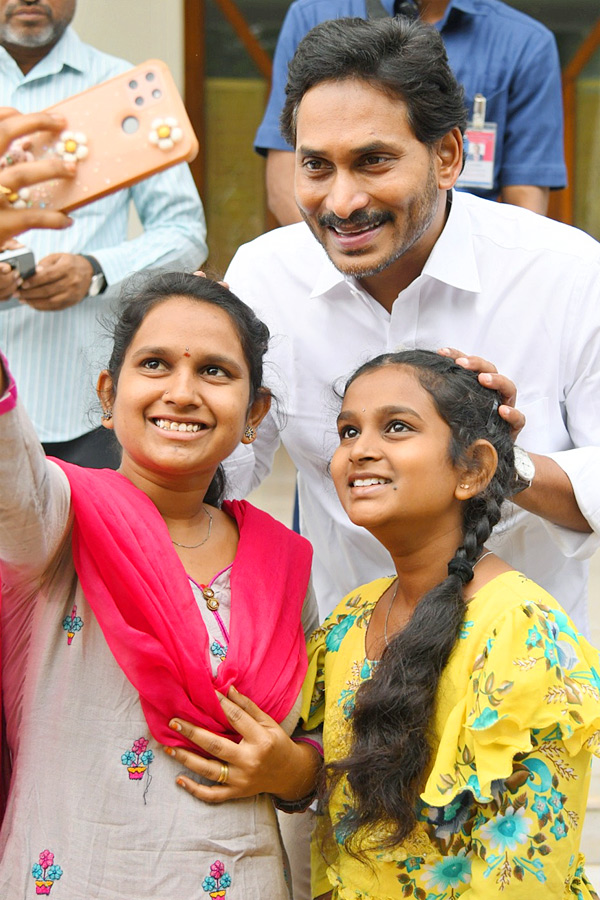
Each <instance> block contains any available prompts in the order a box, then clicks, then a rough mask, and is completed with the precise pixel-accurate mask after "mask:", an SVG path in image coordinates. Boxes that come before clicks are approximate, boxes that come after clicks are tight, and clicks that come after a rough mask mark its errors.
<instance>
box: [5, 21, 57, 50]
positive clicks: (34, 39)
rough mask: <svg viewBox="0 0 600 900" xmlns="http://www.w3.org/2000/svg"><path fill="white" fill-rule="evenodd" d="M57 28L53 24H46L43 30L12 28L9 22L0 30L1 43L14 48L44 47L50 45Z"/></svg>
mask: <svg viewBox="0 0 600 900" xmlns="http://www.w3.org/2000/svg"><path fill="white" fill-rule="evenodd" d="M57 32H58V28H57V26H56V24H55V23H54V22H48V24H47V25H44V27H43V28H31V29H29V28H13V26H12V25H11V24H10V22H9V23H8V24H7V25H5V26H4V28H3V29H2V35H1V36H2V43H3V44H13V45H14V46H15V47H45V46H46V44H50V43H52V41H53V40H54V38H55V35H56V33H57Z"/></svg>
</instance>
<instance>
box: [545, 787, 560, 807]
mask: <svg viewBox="0 0 600 900" xmlns="http://www.w3.org/2000/svg"><path fill="white" fill-rule="evenodd" d="M548 803H549V804H550V806H551V807H552V809H553V810H554V812H555V813H559V812H560V811H561V809H562V808H563V795H562V794H561V792H560V791H555V790H554V788H552V795H551V797H550V799H549V800H548Z"/></svg>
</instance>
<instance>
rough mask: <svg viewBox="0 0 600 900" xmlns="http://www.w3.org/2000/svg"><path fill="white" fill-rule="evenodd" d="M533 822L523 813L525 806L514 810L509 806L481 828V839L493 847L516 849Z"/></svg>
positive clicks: (528, 832)
mask: <svg viewBox="0 0 600 900" xmlns="http://www.w3.org/2000/svg"><path fill="white" fill-rule="evenodd" d="M532 825H533V823H532V822H531V821H530V820H529V819H528V818H527V816H526V815H525V808H524V807H521V809H517V810H515V809H514V808H513V807H509V808H508V809H507V810H506V812H505V813H504V814H502V813H498V814H497V815H496V816H495V817H494V818H493V819H490V821H489V822H486V824H485V825H484V826H483V828H482V829H481V832H480V835H481V840H482V842H483V843H484V844H489V846H490V847H491V848H493V849H496V848H497V849H499V850H500V852H501V853H504V851H505V850H516V849H517V846H518V845H519V844H524V843H525V842H526V840H527V838H528V837H529V835H530V834H531V830H532Z"/></svg>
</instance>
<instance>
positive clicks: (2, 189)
mask: <svg viewBox="0 0 600 900" xmlns="http://www.w3.org/2000/svg"><path fill="white" fill-rule="evenodd" d="M0 194H1V195H2V196H3V197H6V199H7V200H8V202H9V203H10V204H11V206H12V205H14V206H15V207H17V208H19V207H25V206H26V205H27V203H26V201H27V200H28V199H29V191H28V190H27V189H26V188H23V189H22V190H21V191H13V189H12V188H8V187H6V185H4V184H0Z"/></svg>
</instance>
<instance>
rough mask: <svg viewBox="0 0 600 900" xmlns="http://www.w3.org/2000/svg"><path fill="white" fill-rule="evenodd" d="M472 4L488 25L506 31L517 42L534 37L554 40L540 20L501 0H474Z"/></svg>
mask: <svg viewBox="0 0 600 900" xmlns="http://www.w3.org/2000/svg"><path fill="white" fill-rule="evenodd" d="M473 6H474V9H475V10H476V11H477V12H478V13H480V14H481V15H482V16H484V17H485V18H486V19H487V25H488V27H491V28H493V29H500V30H501V31H505V32H506V31H507V32H509V33H510V34H511V36H512V37H513V38H514V39H515V40H517V41H519V42H521V41H522V42H524V41H527V40H530V39H532V38H535V37H537V38H539V39H552V40H554V38H553V36H552V32H551V31H550V29H549V28H547V27H546V26H545V25H543V24H542V22H540V21H539V20H538V19H533V18H532V17H531V16H528V15H527V13H524V12H521V10H520V9H515V8H514V6H509V5H508V4H507V3H503V2H502V0H474V2H473Z"/></svg>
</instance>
